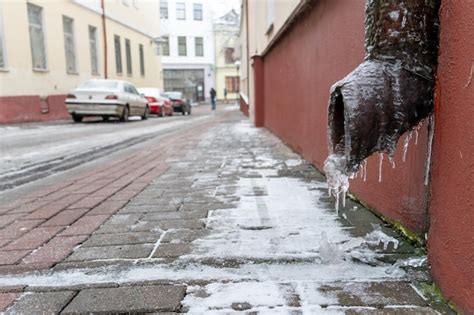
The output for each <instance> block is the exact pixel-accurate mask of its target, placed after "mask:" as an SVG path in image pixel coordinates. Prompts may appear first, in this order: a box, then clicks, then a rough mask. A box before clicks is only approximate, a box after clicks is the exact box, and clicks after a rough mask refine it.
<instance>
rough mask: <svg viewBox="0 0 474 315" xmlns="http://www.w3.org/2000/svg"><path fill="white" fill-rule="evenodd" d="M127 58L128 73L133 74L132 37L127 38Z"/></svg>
mask: <svg viewBox="0 0 474 315" xmlns="http://www.w3.org/2000/svg"><path fill="white" fill-rule="evenodd" d="M125 58H126V60H127V74H128V75H132V49H131V47H130V39H125Z"/></svg>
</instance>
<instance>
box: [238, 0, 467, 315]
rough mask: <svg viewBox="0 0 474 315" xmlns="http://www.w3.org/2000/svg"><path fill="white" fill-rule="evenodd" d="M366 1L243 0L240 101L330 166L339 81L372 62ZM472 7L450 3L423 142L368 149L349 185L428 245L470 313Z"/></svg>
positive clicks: (439, 280) (444, 7)
mask: <svg viewBox="0 0 474 315" xmlns="http://www.w3.org/2000/svg"><path fill="white" fill-rule="evenodd" d="M425 3H428V2H425ZM365 4H366V2H365V1H364V0H354V1H347V0H265V1H263V0H242V21H241V30H240V36H241V47H242V53H241V59H242V61H241V109H242V110H243V111H244V112H245V111H248V114H249V116H250V119H251V120H252V121H253V122H254V123H255V125H257V126H260V127H265V128H268V129H269V130H270V131H272V132H273V133H274V134H275V135H277V136H278V137H280V138H281V139H282V140H283V141H284V142H285V143H286V144H288V145H289V146H291V147H292V148H293V149H294V150H295V151H296V152H298V153H300V154H301V155H302V156H303V157H304V158H305V159H306V160H308V161H309V162H311V163H313V164H314V165H315V166H316V167H317V168H318V169H320V170H321V171H323V165H324V161H325V159H326V157H327V156H328V143H327V141H328V137H327V127H328V101H329V96H330V89H331V86H332V85H333V84H334V83H336V82H338V81H339V80H341V79H342V78H344V77H345V76H346V75H347V74H348V73H350V72H351V71H352V70H353V69H355V68H356V67H357V66H358V65H359V64H360V63H361V62H362V61H363V60H364V56H365V49H364V39H365V37H364V19H365ZM473 14H474V3H473V2H472V1H471V2H469V1H454V0H446V1H442V2H441V9H440V11H439V17H440V37H439V55H438V68H437V73H436V78H437V80H436V85H435V95H434V114H433V115H434V121H435V123H434V124H433V122H432V120H428V121H424V122H423V124H422V125H420V126H419V128H418V129H417V130H416V134H417V137H416V141H415V140H414V139H410V135H409V134H408V133H407V134H405V135H402V138H400V141H399V143H398V146H397V149H396V153H395V156H394V159H393V162H394V164H391V163H390V162H388V159H385V160H382V162H380V160H379V155H378V154H377V155H376V156H375V155H373V156H371V157H369V158H368V159H367V167H366V174H367V177H366V180H364V179H357V178H355V179H353V180H351V184H350V191H351V194H352V195H353V196H355V197H356V198H357V199H358V200H360V201H361V202H363V204H365V205H367V206H368V207H370V208H371V209H373V210H374V212H375V213H378V214H379V215H381V216H383V218H384V219H385V220H386V221H389V222H392V223H393V224H394V225H395V226H397V227H400V230H401V231H403V232H404V233H406V234H407V235H410V237H412V239H414V240H417V241H418V242H419V243H421V244H424V245H425V246H426V249H427V254H428V262H429V264H430V267H431V268H430V271H431V273H432V276H433V279H434V281H435V283H436V284H437V285H438V286H439V288H440V289H441V292H442V294H443V295H444V297H445V298H447V299H448V300H450V301H452V302H454V303H455V304H456V306H457V307H458V309H459V310H460V311H461V313H466V314H471V313H473V312H474V300H473V299H472V296H474V291H473V290H474V287H473V285H472V284H473V283H474V272H473V266H474V264H473V261H474V258H473V254H472V253H473V247H472V241H470V240H472V239H473V238H474V230H473V229H472V226H473V224H474V212H473V211H470V205H471V204H472V200H473V199H472V198H473V197H472V196H473V194H472V190H473V189H472V187H473V186H474V185H472V184H473V181H474V175H473V168H472V165H473V163H474V131H472V128H471V122H472V119H473V118H474V107H473V106H472V105H471V104H473V103H474V80H472V76H473V69H474V66H473V61H472V56H473V55H474V42H473V41H472V40H471V39H470V37H469V36H471V35H470V34H472V31H471V32H469V30H472V29H473V28H474V21H473V19H472V15H473ZM397 18H401V15H400V16H398V15H397ZM430 130H434V140H433V141H431V140H430V137H429V136H428V135H429V134H430ZM431 139H433V138H431ZM410 140H411V141H410ZM404 142H405V143H407V148H408V150H407V151H406V150H404V147H405V146H404ZM405 151H406V153H405ZM428 157H430V158H428ZM393 165H396V167H395V168H394V167H393ZM382 174H383V175H382ZM466 206H467V207H466Z"/></svg>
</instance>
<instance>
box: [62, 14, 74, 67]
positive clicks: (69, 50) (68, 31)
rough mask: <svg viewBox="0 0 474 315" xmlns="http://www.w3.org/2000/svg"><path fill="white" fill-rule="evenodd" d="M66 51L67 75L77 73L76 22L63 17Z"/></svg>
mask: <svg viewBox="0 0 474 315" xmlns="http://www.w3.org/2000/svg"><path fill="white" fill-rule="evenodd" d="M63 31H64V51H65V53H66V71H67V73H77V65H76V64H77V62H76V47H75V45H74V20H73V19H71V18H70V17H67V16H65V15H63Z"/></svg>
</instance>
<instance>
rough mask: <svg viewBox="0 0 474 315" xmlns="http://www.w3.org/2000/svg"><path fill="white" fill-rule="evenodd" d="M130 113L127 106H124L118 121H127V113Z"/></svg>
mask: <svg viewBox="0 0 474 315" xmlns="http://www.w3.org/2000/svg"><path fill="white" fill-rule="evenodd" d="M129 114H130V110H129V109H128V106H125V107H124V108H123V112H122V116H120V121H123V122H125V121H128V115H129Z"/></svg>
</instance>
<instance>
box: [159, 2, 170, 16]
mask: <svg viewBox="0 0 474 315" xmlns="http://www.w3.org/2000/svg"><path fill="white" fill-rule="evenodd" d="M160 18H162V19H165V20H166V19H167V18H168V0H161V1H160Z"/></svg>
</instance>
